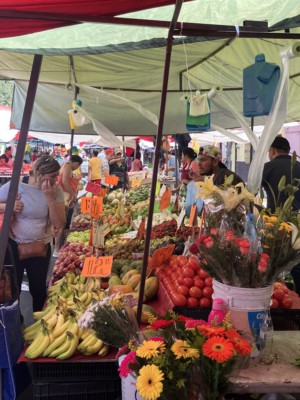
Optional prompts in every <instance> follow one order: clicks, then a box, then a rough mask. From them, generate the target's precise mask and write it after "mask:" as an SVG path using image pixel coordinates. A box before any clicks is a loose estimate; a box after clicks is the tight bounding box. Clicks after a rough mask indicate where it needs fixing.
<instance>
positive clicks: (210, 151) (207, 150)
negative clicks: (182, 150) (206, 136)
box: [199, 145, 222, 158]
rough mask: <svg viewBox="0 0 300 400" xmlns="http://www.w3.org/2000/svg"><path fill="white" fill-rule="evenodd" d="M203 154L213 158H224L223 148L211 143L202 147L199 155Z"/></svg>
mask: <svg viewBox="0 0 300 400" xmlns="http://www.w3.org/2000/svg"><path fill="white" fill-rule="evenodd" d="M201 155H203V156H208V157H211V158H222V153H221V149H219V147H215V146H211V145H208V146H203V147H200V150H199V156H201Z"/></svg>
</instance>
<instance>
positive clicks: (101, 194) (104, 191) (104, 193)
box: [98, 189, 107, 197]
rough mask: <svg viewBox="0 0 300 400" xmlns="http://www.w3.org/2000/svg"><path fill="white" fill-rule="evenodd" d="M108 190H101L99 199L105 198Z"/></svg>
mask: <svg viewBox="0 0 300 400" xmlns="http://www.w3.org/2000/svg"><path fill="white" fill-rule="evenodd" d="M106 191H107V190H106V189H100V192H99V194H98V196H99V197H104V196H105V195H106Z"/></svg>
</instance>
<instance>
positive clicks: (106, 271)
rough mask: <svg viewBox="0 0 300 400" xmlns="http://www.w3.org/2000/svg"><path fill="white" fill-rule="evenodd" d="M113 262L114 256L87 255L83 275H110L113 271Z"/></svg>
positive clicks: (101, 276)
mask: <svg viewBox="0 0 300 400" xmlns="http://www.w3.org/2000/svg"><path fill="white" fill-rule="evenodd" d="M112 263H113V257H112V256H107V257H98V258H96V257H87V258H86V259H85V260H84V264H83V269H82V271H81V275H82V276H84V277H86V278H89V277H90V276H95V277H96V276H97V277H100V278H104V277H106V276H109V275H110V273H111V268H112Z"/></svg>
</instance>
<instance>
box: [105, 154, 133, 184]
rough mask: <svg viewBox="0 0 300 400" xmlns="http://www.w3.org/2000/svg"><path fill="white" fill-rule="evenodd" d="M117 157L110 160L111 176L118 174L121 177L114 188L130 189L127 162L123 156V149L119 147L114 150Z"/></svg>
mask: <svg viewBox="0 0 300 400" xmlns="http://www.w3.org/2000/svg"><path fill="white" fill-rule="evenodd" d="M114 153H115V157H114V158H113V159H112V160H111V161H110V162H109V174H110V175H111V176H117V177H118V178H119V181H118V184H117V185H116V186H113V190H116V189H122V188H123V187H124V189H128V188H129V175H128V172H127V164H126V162H125V157H122V150H121V149H119V148H118V147H117V148H115V150H114Z"/></svg>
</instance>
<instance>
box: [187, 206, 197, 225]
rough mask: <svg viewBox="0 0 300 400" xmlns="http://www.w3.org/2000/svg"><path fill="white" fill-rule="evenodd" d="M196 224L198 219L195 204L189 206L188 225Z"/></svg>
mask: <svg viewBox="0 0 300 400" xmlns="http://www.w3.org/2000/svg"><path fill="white" fill-rule="evenodd" d="M197 225H198V219H197V204H195V205H194V206H192V208H191V214H190V220H189V226H192V227H193V226H197Z"/></svg>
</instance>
